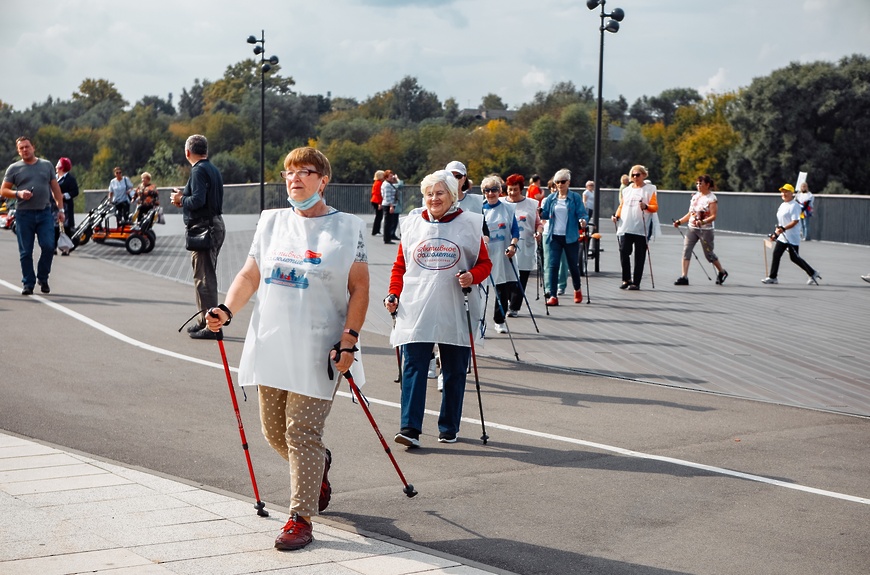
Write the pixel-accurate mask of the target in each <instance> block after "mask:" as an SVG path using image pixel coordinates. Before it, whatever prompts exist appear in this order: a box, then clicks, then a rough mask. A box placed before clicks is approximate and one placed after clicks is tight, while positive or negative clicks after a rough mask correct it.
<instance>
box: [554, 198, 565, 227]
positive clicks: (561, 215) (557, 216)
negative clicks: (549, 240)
mask: <svg viewBox="0 0 870 575" xmlns="http://www.w3.org/2000/svg"><path fill="white" fill-rule="evenodd" d="M567 229H568V200H560V199H558V198H557V199H556V203H555V205H554V206H553V235H554V236H564V235H565V233H566V231H567Z"/></svg>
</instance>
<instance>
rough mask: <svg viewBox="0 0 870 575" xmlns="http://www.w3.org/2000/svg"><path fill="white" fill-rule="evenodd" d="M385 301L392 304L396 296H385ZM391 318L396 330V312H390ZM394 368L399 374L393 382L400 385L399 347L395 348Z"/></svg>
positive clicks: (400, 363) (400, 364)
mask: <svg viewBox="0 0 870 575" xmlns="http://www.w3.org/2000/svg"><path fill="white" fill-rule="evenodd" d="M387 301H388V302H390V303H393V302H395V301H396V296H395V295H393V294H390V295H388V296H387ZM390 315H391V316H392V317H393V329H394V330H395V329H396V312H392V313H391V314H390ZM396 367H397V368H398V370H399V374H398V375H397V376H396V379H394V380H393V382H394V383H398V384H401V383H402V353H401V352H400V351H399V346H398V345H397V346H396Z"/></svg>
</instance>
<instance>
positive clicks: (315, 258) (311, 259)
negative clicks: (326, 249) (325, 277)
mask: <svg viewBox="0 0 870 575" xmlns="http://www.w3.org/2000/svg"><path fill="white" fill-rule="evenodd" d="M322 255H323V254H321V253H317V252H312V251H311V250H305V259H304V260H302V261H304V262H306V263H309V264H314V265H317V264H319V263H320V262H321V259H320V256H322Z"/></svg>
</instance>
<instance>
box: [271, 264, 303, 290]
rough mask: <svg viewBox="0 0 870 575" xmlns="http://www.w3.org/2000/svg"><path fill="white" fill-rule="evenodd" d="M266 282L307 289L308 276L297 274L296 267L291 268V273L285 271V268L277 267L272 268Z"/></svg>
mask: <svg viewBox="0 0 870 575" xmlns="http://www.w3.org/2000/svg"><path fill="white" fill-rule="evenodd" d="M266 283H267V284H277V285H281V286H286V287H292V288H298V289H305V288H307V287H308V278H306V277H305V276H304V275H297V274H296V268H290V272H289V273H284V270H282V269H281V268H279V267H276V268H275V269H273V270H272V275H271V276H270V277H267V278H266Z"/></svg>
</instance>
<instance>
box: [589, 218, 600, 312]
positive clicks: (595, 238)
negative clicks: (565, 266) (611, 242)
mask: <svg viewBox="0 0 870 575" xmlns="http://www.w3.org/2000/svg"><path fill="white" fill-rule="evenodd" d="M586 225H587V227H588V226H589V224H586ZM589 237H590V238H592V239H593V240H599V241H600V240H601V234H599V233H598V232H595V233H594V234H591V235H590V236H589ZM589 294H590V291H589V260H586V304H587V305H588V304H590V303H592V296H591V295H589Z"/></svg>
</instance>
